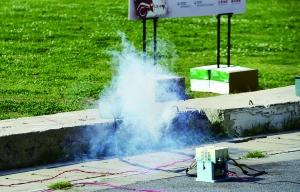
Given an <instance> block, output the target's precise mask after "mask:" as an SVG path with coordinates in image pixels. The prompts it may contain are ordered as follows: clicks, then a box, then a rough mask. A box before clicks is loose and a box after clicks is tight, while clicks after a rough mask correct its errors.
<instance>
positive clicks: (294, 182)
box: [227, 171, 300, 185]
mask: <svg viewBox="0 0 300 192" xmlns="http://www.w3.org/2000/svg"><path fill="white" fill-rule="evenodd" d="M229 173H230V174H231V175H230V174H229ZM227 174H228V175H229V176H236V177H237V178H239V179H241V180H243V181H249V182H252V183H256V184H261V185H267V184H272V183H293V184H298V185H300V182H296V181H284V180H282V181H281V180H279V181H272V182H267V183H260V182H257V181H252V180H251V179H245V178H241V177H239V176H238V174H236V173H235V172H233V171H228V173H227Z"/></svg>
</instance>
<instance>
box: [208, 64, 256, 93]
mask: <svg viewBox="0 0 300 192" xmlns="http://www.w3.org/2000/svg"><path fill="white" fill-rule="evenodd" d="M209 86H210V91H211V92H213V93H220V94H230V93H239V92H249V91H257V90H258V70H257V69H250V68H246V67H240V66H234V67H227V68H218V69H212V70H211V78H210V85H209Z"/></svg>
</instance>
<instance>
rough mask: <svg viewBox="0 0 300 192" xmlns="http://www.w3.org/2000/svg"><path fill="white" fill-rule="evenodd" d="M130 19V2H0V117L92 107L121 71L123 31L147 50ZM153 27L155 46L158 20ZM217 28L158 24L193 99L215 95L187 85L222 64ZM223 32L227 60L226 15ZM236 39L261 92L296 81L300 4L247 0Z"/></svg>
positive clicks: (161, 41)
mask: <svg viewBox="0 0 300 192" xmlns="http://www.w3.org/2000/svg"><path fill="white" fill-rule="evenodd" d="M127 15H128V1H126V0H122V1H121V0H115V1H104V0H97V1H87V0H72V1H70V0H26V1H22V0H2V1H1V2H0V80H1V87H0V119H9V118H17V117H24V116H35V115H45V114H54V113H58V112H67V111H74V110H82V109H85V108H90V107H94V104H95V101H96V100H97V99H98V98H99V94H100V93H101V91H102V90H103V89H104V88H105V86H107V85H109V84H110V80H111V77H112V74H114V72H115V71H114V66H113V65H112V63H111V56H110V55H108V54H107V52H106V50H108V49H110V50H120V49H121V37H120V36H119V35H118V30H120V31H121V32H123V33H125V34H126V37H127V39H128V40H129V41H130V42H131V43H132V44H133V45H134V46H136V48H137V49H139V50H141V51H142V23H141V21H129V20H128V19H127ZM147 24H148V26H150V27H148V28H147V30H148V37H149V38H148V42H147V43H148V45H150V44H151V41H152V36H153V35H152V33H153V31H152V30H153V29H152V21H148V22H147ZM216 25H217V19H216V18H215V16H207V17H190V18H176V19H175V18H173V19H160V20H159V21H158V28H157V32H158V55H159V59H158V62H159V63H163V65H165V66H167V67H168V68H169V69H170V71H172V72H175V73H176V74H177V75H180V76H184V77H185V78H186V94H187V95H188V97H189V98H199V97H209V96H214V95H216V94H212V93H200V92H190V82H189V69H190V68H192V67H197V66H202V65H210V64H215V63H216V32H217V28H216ZM221 30H222V38H221V45H222V50H221V55H222V58H221V62H222V63H225V62H226V42H227V38H226V32H227V22H226V18H225V17H224V19H222V28H221ZM231 42H232V50H231V53H232V55H231V61H232V64H233V65H239V66H244V67H250V68H257V69H258V71H259V89H268V88H275V87H281V86H287V85H292V84H294V79H295V76H297V75H300V59H299V58H300V1H299V0H289V1H282V0H267V1H259V0H247V10H246V14H242V15H233V18H232V40H231ZM163 45H166V47H167V49H163V48H164V47H163ZM148 48H149V54H150V55H151V50H150V49H152V47H151V46H149V47H148ZM174 53H176V56H174ZM174 58H176V60H175V61H174Z"/></svg>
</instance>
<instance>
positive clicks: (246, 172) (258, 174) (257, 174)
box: [228, 156, 267, 177]
mask: <svg viewBox="0 0 300 192" xmlns="http://www.w3.org/2000/svg"><path fill="white" fill-rule="evenodd" d="M228 160H231V161H233V162H234V163H235V165H236V166H238V167H239V168H240V169H241V170H242V172H243V173H244V174H245V175H248V176H251V177H257V176H260V175H263V174H267V172H266V171H258V170H256V169H253V168H251V167H248V166H247V165H245V164H239V163H238V162H237V161H236V160H234V159H232V158H230V157H229V156H228ZM242 166H244V167H246V168H248V169H250V170H252V171H256V172H257V173H255V174H250V173H248V171H246V170H244V168H243V167H242Z"/></svg>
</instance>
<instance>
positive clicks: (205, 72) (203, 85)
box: [190, 65, 227, 92]
mask: <svg viewBox="0 0 300 192" xmlns="http://www.w3.org/2000/svg"><path fill="white" fill-rule="evenodd" d="M219 67H221V68H223V67H227V65H219ZM217 68H218V66H217V65H207V66H202V67H195V68H191V69H190V82H191V91H199V92H210V89H209V80H210V71H211V70H212V69H217Z"/></svg>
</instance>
